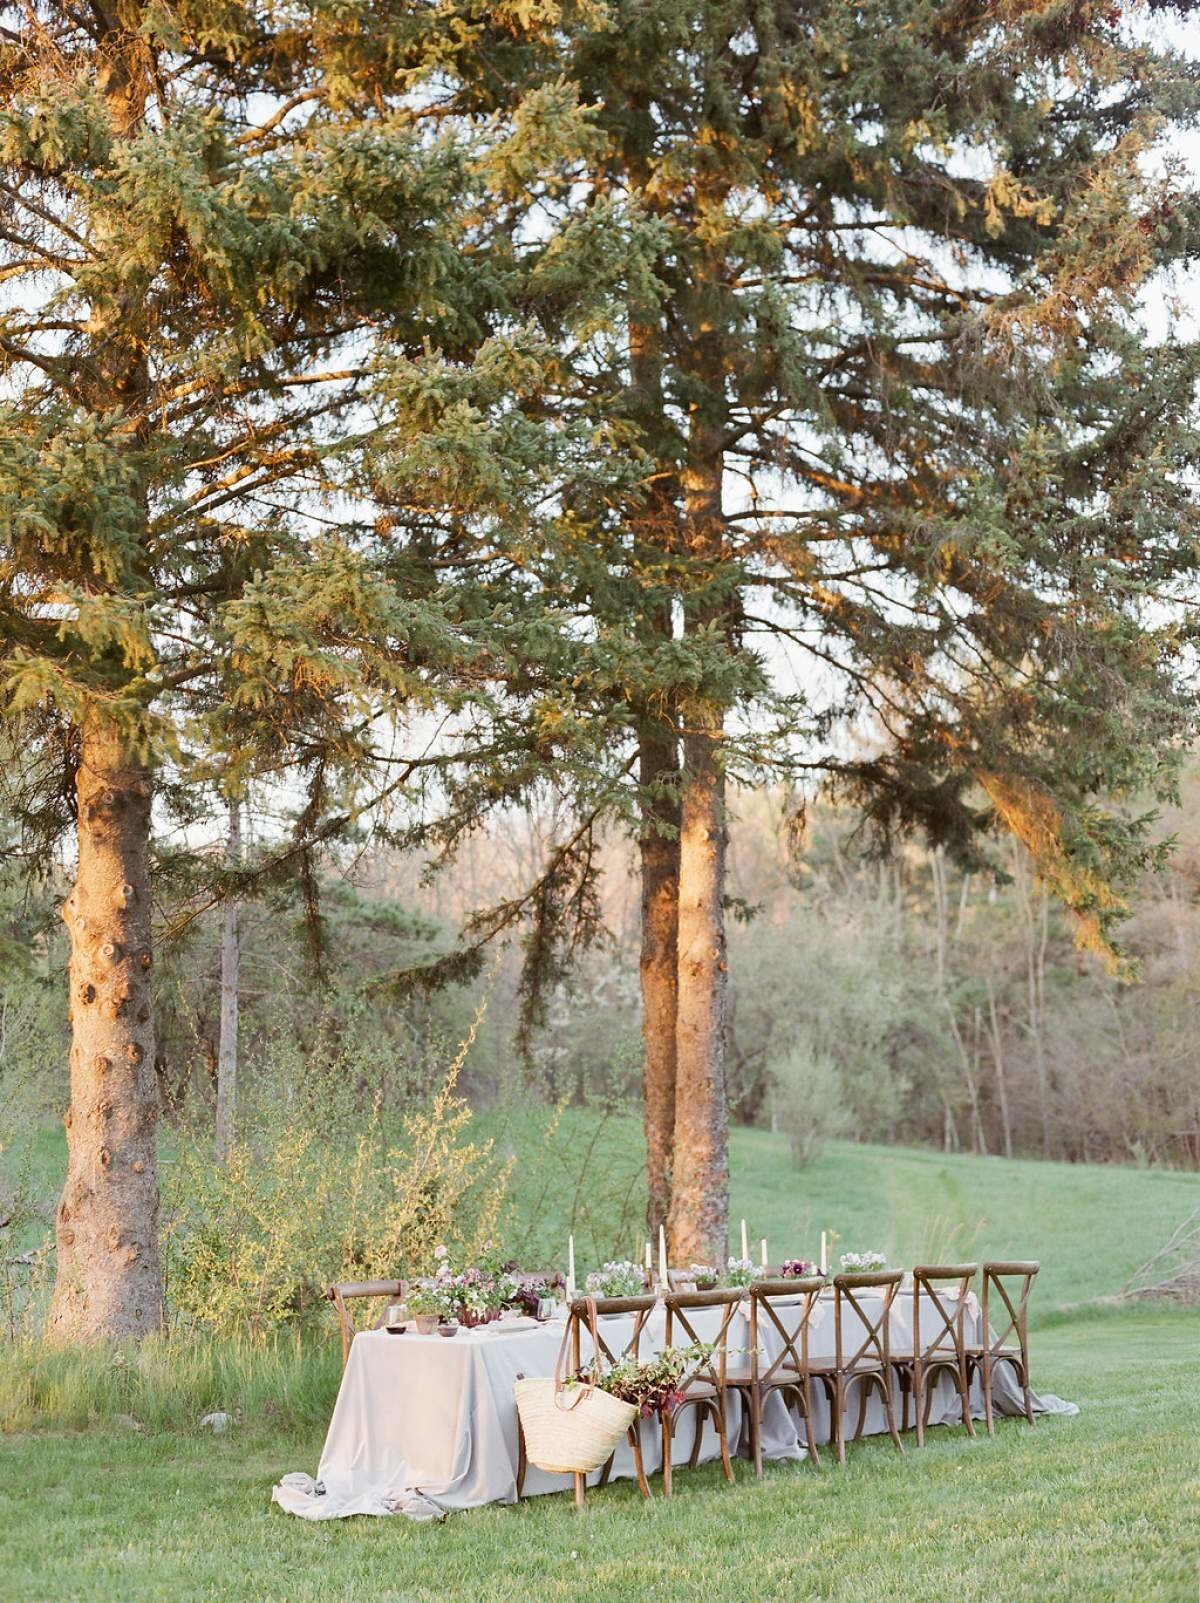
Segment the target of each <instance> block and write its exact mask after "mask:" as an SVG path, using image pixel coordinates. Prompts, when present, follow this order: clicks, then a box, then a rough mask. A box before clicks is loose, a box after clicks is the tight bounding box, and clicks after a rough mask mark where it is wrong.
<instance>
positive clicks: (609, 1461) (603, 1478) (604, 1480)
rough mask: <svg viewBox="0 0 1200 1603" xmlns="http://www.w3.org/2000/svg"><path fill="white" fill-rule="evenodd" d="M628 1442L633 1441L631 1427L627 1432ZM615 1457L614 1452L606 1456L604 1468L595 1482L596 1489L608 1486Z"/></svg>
mask: <svg viewBox="0 0 1200 1603" xmlns="http://www.w3.org/2000/svg"><path fill="white" fill-rule="evenodd" d="M629 1440H630V1441H632V1440H633V1428H632V1427H630V1431H629ZM616 1456H617V1455H616V1453H615V1452H614V1453H610V1454H609V1455H608V1457H607V1458H606V1459H605V1461H604V1468H603V1469H602V1470H601V1471H600V1479H599V1480H598V1481H597V1482H596V1485H597V1487H601V1486H607V1485H608V1477H609V1476H610V1475H611V1474H612V1470H613V1463H614V1461H615V1459H616Z"/></svg>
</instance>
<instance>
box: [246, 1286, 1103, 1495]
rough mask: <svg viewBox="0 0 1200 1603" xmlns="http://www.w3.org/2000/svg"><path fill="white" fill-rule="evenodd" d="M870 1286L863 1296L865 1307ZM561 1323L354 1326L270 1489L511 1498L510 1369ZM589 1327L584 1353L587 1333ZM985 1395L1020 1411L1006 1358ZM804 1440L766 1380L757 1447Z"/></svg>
mask: <svg viewBox="0 0 1200 1603" xmlns="http://www.w3.org/2000/svg"><path fill="white" fill-rule="evenodd" d="M869 1296H870V1294H869V1293H868V1294H866V1295H864V1296H862V1301H863V1304H864V1307H865V1308H866V1309H867V1310H868V1312H870V1303H869V1301H868V1298H869ZM842 1317H843V1326H844V1330H845V1340H846V1342H847V1344H848V1345H850V1347H851V1350H853V1344H854V1343H853V1333H854V1329H855V1325H856V1316H855V1315H854V1313H853V1310H852V1309H851V1308H849V1307H845V1306H844V1307H843V1313H842ZM719 1320H720V1311H719V1310H713V1311H711V1313H709V1312H706V1311H699V1312H697V1313H696V1314H695V1317H694V1318H693V1323H694V1325H695V1327H696V1331H697V1334H698V1335H699V1336H700V1337H701V1338H707V1337H714V1336H715V1335H716V1333H717V1326H718V1324H719ZM922 1323H923V1325H924V1314H923V1315H922ZM981 1323H982V1318H981V1311H980V1308H979V1303H978V1300H977V1299H976V1298H975V1296H974V1294H971V1295H970V1296H969V1298H968V1303H967V1318H966V1326H967V1333H968V1341H977V1340H978V1339H979V1337H980V1335H981V1334H982V1332H981V1329H980V1326H981ZM602 1324H603V1327H604V1337H605V1340H606V1341H607V1343H608V1346H609V1347H610V1349H611V1350H612V1351H614V1352H620V1351H621V1349H622V1348H623V1347H624V1345H625V1343H626V1342H627V1341H628V1339H629V1337H630V1335H631V1333H632V1321H631V1320H630V1319H629V1318H628V1317H623V1316H610V1317H608V1318H605V1319H604V1320H603V1321H602ZM710 1326H711V1328H709V1327H710ZM562 1334H563V1322H562V1319H561V1318H560V1319H559V1320H557V1321H551V1322H550V1323H548V1324H545V1325H536V1326H532V1327H531V1326H528V1325H520V1326H516V1327H513V1326H509V1325H506V1324H503V1323H499V1324H493V1325H486V1326H482V1327H480V1328H477V1329H474V1330H460V1331H459V1333H458V1335H457V1336H454V1337H452V1338H446V1337H444V1336H438V1335H431V1336H422V1335H418V1334H416V1333H414V1332H405V1333H404V1334H403V1335H393V1334H391V1333H389V1332H388V1331H386V1330H370V1331H362V1332H360V1333H359V1334H358V1335H357V1336H355V1338H354V1343H353V1345H352V1347H351V1349H350V1357H349V1360H348V1362H347V1364H346V1370H345V1373H344V1375H343V1376H342V1384H341V1389H340V1390H339V1392H338V1397H337V1402H336V1404H335V1406H334V1410H333V1418H332V1419H331V1420H330V1424H329V1431H328V1434H327V1436H326V1438H325V1446H324V1450H323V1451H322V1453H321V1461H320V1465H319V1467H318V1469H317V1476H316V1479H315V1480H314V1479H313V1478H312V1477H311V1476H308V1475H305V1474H291V1475H285V1476H284V1477H283V1480H282V1481H281V1482H280V1484H279V1485H278V1486H276V1487H275V1488H274V1490H273V1492H272V1497H273V1499H274V1501H275V1502H277V1503H278V1504H279V1505H280V1507H281V1508H283V1509H285V1510H287V1512H288V1513H291V1514H297V1515H299V1516H301V1517H302V1518H304V1519H336V1518H340V1517H342V1516H344V1515H348V1514H395V1513H406V1514H409V1515H410V1516H411V1517H413V1518H417V1519H421V1518H433V1517H437V1516H440V1515H441V1514H442V1513H444V1512H446V1511H448V1510H451V1509H463V1508H476V1507H479V1506H481V1505H482V1504H484V1503H512V1502H515V1500H516V1495H517V1493H516V1476H517V1455H518V1431H517V1409H516V1403H515V1402H514V1400H513V1382H514V1381H516V1380H517V1379H519V1378H520V1377H521V1376H522V1375H551V1374H553V1373H554V1363H555V1359H556V1357H557V1356H558V1349H559V1344H560V1342H561V1341H562ZM772 1337H773V1338H774V1340H773V1341H772ZM890 1337H891V1343H892V1347H893V1349H894V1350H896V1351H902V1350H907V1349H909V1348H910V1347H911V1345H912V1292H911V1290H909V1289H908V1288H905V1289H904V1290H902V1291H901V1293H900V1294H899V1295H898V1296H897V1298H896V1300H895V1302H894V1303H893V1305H892V1315H891V1322H890ZM584 1341H585V1348H584V1350H585V1354H586V1350H587V1337H586V1334H585V1337H584ZM759 1341H760V1344H761V1348H762V1353H763V1357H764V1360H765V1361H766V1362H769V1361H770V1358H771V1357H772V1356H774V1354H775V1353H777V1352H778V1351H779V1349H780V1346H781V1342H780V1339H779V1336H778V1334H777V1333H776V1332H773V1331H770V1332H768V1331H767V1330H765V1329H762V1328H761V1327H760V1330H759ZM664 1342H665V1311H664V1309H663V1308H662V1306H661V1305H660V1306H659V1307H658V1308H656V1309H655V1310H654V1312H653V1313H652V1314H651V1315H650V1317H649V1319H648V1320H647V1322H646V1325H645V1327H644V1329H643V1332H642V1340H641V1352H642V1355H643V1357H645V1356H648V1355H649V1354H650V1353H652V1352H654V1351H657V1350H658V1349H660V1348H661V1347H662V1346H663V1345H664ZM748 1345H749V1304H748V1303H743V1304H742V1305H741V1307H740V1308H739V1310H738V1312H737V1314H736V1315H735V1316H734V1319H733V1321H732V1323H731V1325H730V1331H729V1347H730V1354H731V1367H732V1364H733V1362H735V1361H736V1360H734V1358H733V1355H734V1354H735V1353H736V1352H738V1351H739V1350H740V1351H741V1352H743V1353H744V1351H745V1349H746V1348H747V1347H748ZM810 1353H811V1356H812V1357H813V1358H814V1359H816V1358H824V1357H832V1356H833V1353H834V1315H833V1297H832V1293H822V1295H821V1298H820V1300H819V1302H818V1305H817V1309H816V1311H815V1313H814V1316H813V1323H812V1326H811V1327H810ZM857 1391H858V1388H857V1387H856V1388H855V1396H854V1397H853V1399H852V1402H851V1419H850V1422H849V1423H850V1428H853V1426H854V1425H855V1424H856V1423H857V1415H858V1398H857ZM993 1398H994V1404H995V1409H996V1411H997V1412H998V1413H1001V1414H1020V1413H1022V1412H1023V1411H1024V1405H1023V1399H1022V1396H1021V1392H1020V1389H1019V1387H1018V1386H1017V1385H1016V1383H1015V1380H1014V1378H1013V1374H1012V1370H1011V1368H1010V1367H1009V1366H1008V1365H1002V1366H1000V1367H999V1368H998V1369H997V1370H996V1372H995V1375H994V1380H993ZM813 1404H814V1415H815V1418H814V1425H815V1429H816V1433H817V1442H818V1444H819V1443H821V1442H824V1441H828V1440H829V1436H830V1428H829V1427H830V1421H829V1410H828V1405H827V1403H826V1401H825V1398H824V1394H823V1391H822V1389H821V1388H820V1387H819V1386H818V1387H814V1388H813ZM897 1406H899V1394H898V1392H897ZM1034 1408H1035V1410H1036V1411H1038V1412H1040V1413H1046V1414H1074V1413H1076V1412H1078V1410H1077V1409H1076V1407H1075V1406H1074V1404H1072V1403H1065V1402H1063V1401H1062V1400H1061V1399H1060V1398H1057V1397H1053V1396H1049V1395H1046V1396H1041V1397H1038V1396H1035V1397H1034ZM745 1413H746V1410H744V1409H743V1407H742V1404H741V1400H740V1397H739V1395H738V1394H737V1393H736V1392H730V1393H729V1401H728V1412H727V1421H728V1430H729V1442H730V1449H731V1450H733V1449H734V1447H735V1446H736V1447H737V1449H738V1451H740V1452H742V1453H745V1452H746V1451H747V1450H748V1447H749V1440H748V1429H749V1420H748V1418H744V1417H743V1415H744V1414H745ZM972 1413H973V1415H974V1416H975V1417H976V1418H982V1417H983V1398H982V1392H981V1390H980V1385H979V1382H978V1380H976V1382H975V1384H974V1387H973V1391H972ZM897 1417H899V1416H897ZM960 1417H961V1416H960V1410H959V1402H958V1397H957V1394H956V1392H955V1390H954V1387H953V1385H952V1383H951V1381H950V1379H949V1377H947V1376H945V1375H943V1376H942V1377H941V1379H940V1380H939V1381H938V1383H937V1389H936V1392H935V1395H934V1399H933V1405H932V1411H931V1414H930V1421H931V1423H932V1424H955V1423H958V1422H959V1420H960ZM864 1428H865V1432H866V1433H876V1432H879V1431H884V1430H886V1429H887V1421H886V1414H885V1410H884V1407H883V1403H882V1401H881V1400H880V1399H879V1398H878V1396H873V1397H872V1399H871V1401H870V1403H869V1404H868V1408H867V1416H866V1423H865V1427H864ZM692 1439H693V1437H692V1426H691V1423H690V1421H689V1422H687V1423H686V1424H685V1427H684V1429H683V1430H681V1431H680V1433H679V1438H678V1440H677V1441H676V1443H675V1458H674V1460H673V1462H681V1461H683V1460H686V1459H687V1458H688V1457H689V1456H690V1454H691V1450H692ZM804 1453H805V1443H804V1435H803V1422H802V1420H801V1419H800V1418H799V1416H798V1415H796V1414H795V1413H794V1411H793V1410H791V1409H790V1408H789V1407H788V1405H787V1404H786V1403H785V1402H784V1400H783V1398H782V1397H781V1396H779V1395H778V1394H777V1393H776V1394H773V1395H772V1396H770V1397H769V1398H768V1401H767V1406H766V1407H765V1409H764V1412H763V1456H764V1457H765V1458H769V1459H799V1458H802V1457H803V1456H804ZM643 1455H644V1460H645V1465H646V1473H647V1474H648V1475H649V1474H653V1472H654V1471H655V1470H656V1469H658V1468H660V1467H661V1442H660V1433H659V1431H658V1430H657V1429H654V1428H652V1427H649V1426H648V1427H646V1428H645V1429H644V1430H643ZM717 1455H718V1446H717V1439H716V1433H715V1431H714V1430H713V1428H712V1425H711V1424H707V1425H706V1426H705V1431H704V1437H703V1440H702V1443H701V1453H700V1456H701V1459H702V1460H705V1459H711V1458H715V1457H716V1456H717ZM633 1472H634V1470H633V1454H632V1452H631V1450H630V1449H629V1447H628V1446H625V1445H623V1446H622V1447H620V1448H619V1449H618V1451H617V1455H616V1460H615V1462H614V1465H613V1470H612V1474H613V1476H614V1477H615V1476H631V1475H632V1474H633ZM598 1473H599V1472H597V1475H598ZM596 1478H597V1477H596V1476H593V1477H592V1479H593V1480H594V1479H596ZM570 1485H571V1477H570V1476H569V1475H549V1474H546V1473H545V1472H544V1471H542V1470H539V1469H537V1468H535V1467H534V1466H533V1465H530V1466H529V1468H528V1470H527V1473H526V1477H525V1487H524V1491H525V1495H526V1496H536V1495H538V1494H539V1493H543V1492H557V1491H564V1490H567V1489H568V1488H569V1487H570Z"/></svg>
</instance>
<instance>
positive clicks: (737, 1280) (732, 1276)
mask: <svg viewBox="0 0 1200 1603" xmlns="http://www.w3.org/2000/svg"><path fill="white" fill-rule="evenodd" d="M758 1276H759V1270H758V1269H757V1268H756V1267H755V1264H754V1260H753V1259H752V1258H730V1260H729V1263H728V1265H727V1266H726V1270H725V1284H726V1285H727V1286H740V1287H741V1288H742V1289H743V1290H746V1289H748V1288H749V1287H750V1286H752V1285H753V1284H754V1282H755V1281H756V1280H757V1279H758Z"/></svg>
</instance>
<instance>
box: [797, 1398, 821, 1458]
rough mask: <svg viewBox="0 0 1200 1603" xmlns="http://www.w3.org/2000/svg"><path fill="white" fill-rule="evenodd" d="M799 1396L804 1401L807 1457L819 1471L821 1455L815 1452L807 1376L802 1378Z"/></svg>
mask: <svg viewBox="0 0 1200 1603" xmlns="http://www.w3.org/2000/svg"><path fill="white" fill-rule="evenodd" d="M801 1396H802V1397H803V1399H804V1439H805V1443H806V1444H807V1447H808V1456H809V1458H811V1459H812V1461H813V1468H814V1469H820V1467H821V1455H820V1453H818V1452H817V1427H816V1425H815V1424H814V1423H813V1405H812V1382H811V1381H810V1380H809V1378H808V1376H807V1375H805V1377H804V1385H803V1387H802V1389H801Z"/></svg>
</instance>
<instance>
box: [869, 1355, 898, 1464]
mask: <svg viewBox="0 0 1200 1603" xmlns="http://www.w3.org/2000/svg"><path fill="white" fill-rule="evenodd" d="M875 1378H876V1379H877V1380H878V1382H879V1390H880V1391H881V1392H882V1393H883V1406H884V1408H885V1409H886V1411H887V1422H888V1433H889V1435H890V1436H891V1438H892V1443H893V1445H894V1446H895V1449H896V1451H897V1452H898V1453H903V1451H904V1443H903V1442H902V1441H901V1440H900V1432H899V1431H898V1430H897V1429H896V1410H895V1407H894V1405H893V1403H892V1383H891V1378H890V1376H889V1375H888V1374H887V1373H886V1372H885V1373H884V1374H882V1375H877V1376H876V1377H875Z"/></svg>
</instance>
